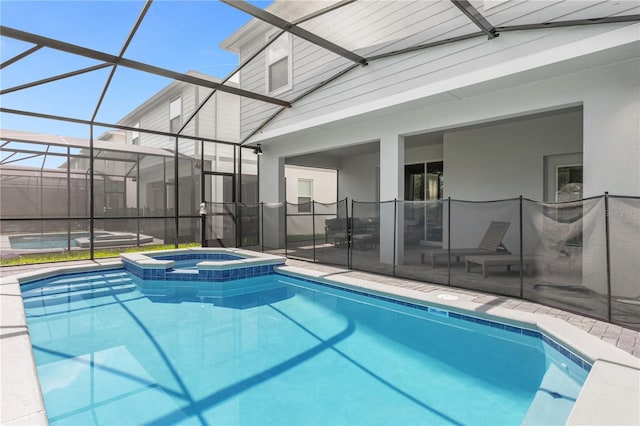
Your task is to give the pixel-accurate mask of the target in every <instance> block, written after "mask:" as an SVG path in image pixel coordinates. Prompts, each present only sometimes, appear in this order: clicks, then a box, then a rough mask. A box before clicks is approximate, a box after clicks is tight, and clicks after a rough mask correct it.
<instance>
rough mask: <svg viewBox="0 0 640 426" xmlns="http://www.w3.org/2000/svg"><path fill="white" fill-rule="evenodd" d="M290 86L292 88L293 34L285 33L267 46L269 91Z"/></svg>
mask: <svg viewBox="0 0 640 426" xmlns="http://www.w3.org/2000/svg"><path fill="white" fill-rule="evenodd" d="M272 37H273V36H272ZM289 88H291V36H290V35H289V34H283V35H281V36H280V37H278V39H277V40H276V41H274V42H273V43H271V45H270V46H269V47H268V48H267V91H269V92H273V91H276V90H279V89H284V90H286V89H289Z"/></svg>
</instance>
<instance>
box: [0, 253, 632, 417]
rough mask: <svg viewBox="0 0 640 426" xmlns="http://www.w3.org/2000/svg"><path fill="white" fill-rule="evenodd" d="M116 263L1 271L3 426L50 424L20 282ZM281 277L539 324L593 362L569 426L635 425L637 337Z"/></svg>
mask: <svg viewBox="0 0 640 426" xmlns="http://www.w3.org/2000/svg"><path fill="white" fill-rule="evenodd" d="M120 266H121V262H120V261H119V260H118V259H107V260H102V261H96V262H92V261H78V262H64V263H59V264H42V265H27V266H20V267H3V268H0V283H1V285H0V289H1V291H0V308H1V311H0V320H1V323H0V325H1V326H0V343H1V344H0V366H1V368H0V370H1V377H0V380H1V381H0V387H1V398H0V399H1V401H2V402H1V407H0V413H1V414H0V423H1V424H3V425H4V424H7V425H21V424H25V425H26V424H29V425H34V424H47V423H48V422H47V417H46V412H45V410H44V403H43V401H42V395H41V391H40V386H39V382H38V377H37V371H36V368H35V364H34V361H33V354H32V351H31V342H30V340H29V332H28V328H27V324H26V319H25V315H24V307H23V304H22V298H21V293H20V287H19V281H18V278H20V277H21V276H25V274H30V273H36V274H38V275H40V274H42V275H49V274H55V273H61V272H63V271H64V272H71V271H74V270H81V269H85V268H87V267H89V268H91V269H103V268H107V267H120ZM283 272H286V273H290V274H293V275H302V276H307V277H314V278H317V279H319V280H321V281H327V282H331V283H332V284H337V285H342V286H345V287H351V288H361V289H362V288H363V289H366V291H369V292H373V293H379V294H386V295H392V296H393V297H397V298H400V299H406V300H411V301H415V302H417V303H426V304H429V305H436V306H441V307H443V308H446V309H452V310H455V309H460V310H466V311H470V312H472V313H473V315H475V316H486V317H500V318H507V319H508V320H510V321H514V322H517V323H522V324H528V325H532V326H534V327H537V328H538V329H540V330H541V331H544V332H546V333H549V334H551V335H553V336H557V337H558V338H559V339H560V340H562V341H563V342H564V343H566V344H567V345H569V346H570V347H571V348H573V349H575V350H576V352H578V353H579V354H581V355H583V356H585V357H586V358H587V359H590V360H592V361H593V362H594V363H593V368H592V370H591V373H590V374H589V377H588V378H587V381H586V383H585V385H584V387H583V389H582V392H581V394H580V397H579V398H578V401H577V402H576V405H575V407H574V410H573V412H572V415H571V417H570V418H569V420H568V422H567V423H568V424H573V425H584V424H602V425H609V424H618V425H625V424H629V425H632V424H633V425H637V424H640V406H639V405H638V401H639V400H640V332H636V331H633V330H629V329H625V328H622V327H619V326H615V325H612V324H607V323H604V322H601V321H597V320H594V319H591V318H587V317H583V316H580V315H576V314H572V313H568V312H565V311H561V310H558V309H553V308H550V307H547V306H543V305H538V304H535V303H531V302H527V301H523V300H519V299H511V298H507V297H503V296H495V295H487V294H483V293H479V292H474V291H469V290H464V289H458V288H453V287H446V286H441V285H433V284H427V283H422V282H417V281H410V280H405V279H399V278H392V277H387V276H380V275H374V274H369V273H364V272H359V271H351V270H347V269H343V268H337V267H331V266H326V265H321V264H313V263H310V262H303V261H296V260H291V259H288V260H287V261H286V266H285V267H283ZM443 295H446V297H443ZM449 296H455V297H457V300H447V299H450V297H449Z"/></svg>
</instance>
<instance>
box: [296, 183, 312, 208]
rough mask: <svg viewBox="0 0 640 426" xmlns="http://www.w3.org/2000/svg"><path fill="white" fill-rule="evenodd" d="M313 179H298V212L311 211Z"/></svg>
mask: <svg viewBox="0 0 640 426" xmlns="http://www.w3.org/2000/svg"><path fill="white" fill-rule="evenodd" d="M312 200H313V180H312V179H298V213H311V201H312Z"/></svg>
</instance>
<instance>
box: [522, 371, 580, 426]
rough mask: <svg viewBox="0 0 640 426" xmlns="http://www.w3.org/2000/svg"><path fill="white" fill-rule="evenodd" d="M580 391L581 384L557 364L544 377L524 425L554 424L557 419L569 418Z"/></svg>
mask: <svg viewBox="0 0 640 426" xmlns="http://www.w3.org/2000/svg"><path fill="white" fill-rule="evenodd" d="M579 392H580V385H578V384H576V383H575V382H574V381H573V380H571V379H570V378H569V377H568V376H567V375H566V374H565V373H564V372H563V371H562V370H561V369H560V367H558V366H557V365H555V364H551V365H550V366H549V369H548V370H547V372H546V373H545V375H544V377H543V378H542V382H541V383H540V387H539V388H538V391H537V392H536V395H535V397H534V398H533V401H532V402H531V405H530V406H529V410H528V411H527V414H526V415H525V417H524V419H523V420H522V425H531V426H535V425H553V424H557V419H559V418H562V419H565V420H566V419H567V418H568V417H569V413H571V409H572V408H573V404H574V402H575V400H576V398H577V397H578V393H579Z"/></svg>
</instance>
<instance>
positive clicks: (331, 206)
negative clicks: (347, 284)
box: [313, 199, 349, 266]
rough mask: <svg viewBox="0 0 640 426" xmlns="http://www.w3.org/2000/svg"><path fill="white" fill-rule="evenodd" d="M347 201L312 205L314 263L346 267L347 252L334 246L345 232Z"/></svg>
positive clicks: (347, 218)
mask: <svg viewBox="0 0 640 426" xmlns="http://www.w3.org/2000/svg"><path fill="white" fill-rule="evenodd" d="M347 210H348V208H347V200H346V199H344V200H340V201H338V202H336V203H326V204H325V203H318V202H314V203H313V231H314V235H315V239H314V261H316V262H320V263H327V264H333V265H341V266H348V265H349V252H348V250H345V249H344V247H341V246H340V245H339V244H338V245H337V246H336V238H337V239H338V241H340V235H341V234H343V233H346V232H347V228H348V220H349V217H348V214H347Z"/></svg>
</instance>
